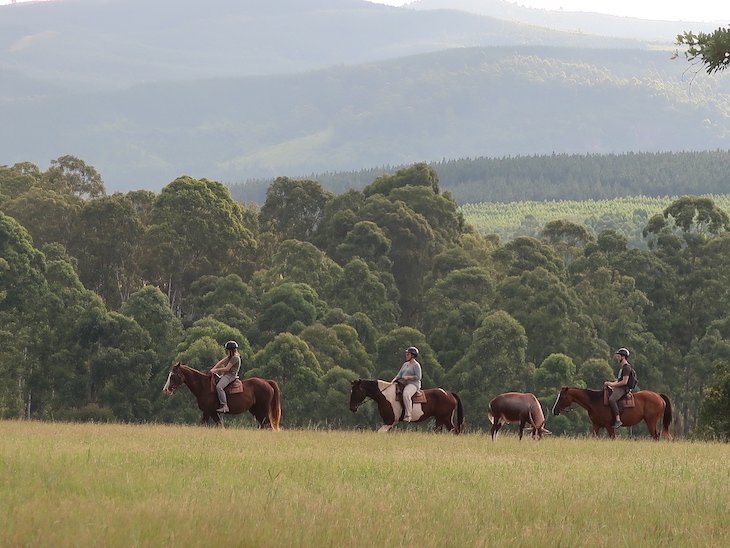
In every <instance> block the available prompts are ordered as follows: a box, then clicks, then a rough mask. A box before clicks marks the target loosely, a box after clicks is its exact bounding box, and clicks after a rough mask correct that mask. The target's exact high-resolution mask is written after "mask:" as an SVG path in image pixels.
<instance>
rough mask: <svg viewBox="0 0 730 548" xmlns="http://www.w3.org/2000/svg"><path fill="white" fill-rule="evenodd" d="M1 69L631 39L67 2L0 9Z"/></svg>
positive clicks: (457, 16) (440, 19)
mask: <svg viewBox="0 0 730 548" xmlns="http://www.w3.org/2000/svg"><path fill="white" fill-rule="evenodd" d="M0 37H4V38H0V70H2V69H15V70H17V71H19V72H21V73H23V74H26V75H27V76H30V77H35V78H39V79H46V80H53V81H55V82H56V83H57V84H61V85H64V86H66V87H67V88H69V89H73V90H76V91H83V90H87V89H120V88H123V87H127V86H129V85H134V84H138V83H144V82H149V81H166V80H167V81H169V80H195V79H199V78H210V77H236V76H250V75H266V74H282V73H293V72H302V71H306V70H314V69H321V68H325V67H328V66H332V65H351V64H359V63H365V62H374V61H382V60H385V59H390V58H397V57H403V56H407V55H412V54H417V53H424V52H432V51H439V50H443V49H448V48H453V47H465V46H466V47H474V46H502V45H511V44H514V45H529V44H551V45H555V46H574V47H577V46H581V47H632V48H638V47H642V46H641V44H640V42H639V41H636V40H634V41H619V40H615V39H609V38H603V37H594V36H585V35H577V34H575V33H566V32H557V31H554V30H548V29H541V28H537V27H533V26H528V25H524V24H520V23H515V22H507V21H502V20H498V19H495V18H492V17H485V16H481V15H476V14H469V13H466V12H463V11H454V10H446V11H444V10H440V11H433V10H423V11H415V10H407V9H399V8H393V7H388V6H382V5H376V4H371V3H369V2H364V1H360V0H318V1H315V2H310V1H308V2H302V1H301V0H268V1H261V0H239V1H231V0H208V1H202V0H185V1H182V2H181V1H176V0H109V1H106V2H101V3H100V2H93V1H91V0H67V1H64V2H51V3H48V4H46V3H43V4H29V5H23V4H18V5H15V6H2V7H0Z"/></svg>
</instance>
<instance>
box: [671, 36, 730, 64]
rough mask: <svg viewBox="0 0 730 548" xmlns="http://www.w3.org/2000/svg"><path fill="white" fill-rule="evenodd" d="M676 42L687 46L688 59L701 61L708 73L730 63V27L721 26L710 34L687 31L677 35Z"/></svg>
mask: <svg viewBox="0 0 730 548" xmlns="http://www.w3.org/2000/svg"><path fill="white" fill-rule="evenodd" d="M675 43H676V44H677V45H678V46H686V47H687V50H686V51H685V52H684V55H685V58H686V59H687V61H689V62H696V63H699V64H700V66H702V67H704V68H705V70H706V71H707V74H712V73H713V72H720V71H723V70H725V69H726V68H727V67H728V65H729V64H730V55H728V52H729V51H730V28H724V27H720V28H718V29H717V30H716V31H714V32H712V33H710V34H708V33H704V32H700V33H698V34H695V33H693V32H692V31H685V32H684V33H682V34H678V35H677V40H676V42H675ZM676 55H678V54H675V56H676Z"/></svg>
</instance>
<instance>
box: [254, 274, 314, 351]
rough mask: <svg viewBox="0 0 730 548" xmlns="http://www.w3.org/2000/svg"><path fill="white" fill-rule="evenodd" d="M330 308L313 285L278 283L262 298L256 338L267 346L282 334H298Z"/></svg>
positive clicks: (259, 342)
mask: <svg viewBox="0 0 730 548" xmlns="http://www.w3.org/2000/svg"><path fill="white" fill-rule="evenodd" d="M326 310H327V303H325V302H324V301H323V300H322V299H320V297H319V294H318V293H317V291H315V290H314V288H312V287H311V286H309V285H307V284H304V283H292V282H285V283H282V284H280V285H277V286H275V287H273V288H271V289H270V290H269V291H267V292H266V293H264V295H263V296H262V297H261V309H260V313H259V314H258V315H257V318H256V322H257V324H256V327H257V329H258V333H257V335H256V337H257V338H256V339H255V341H256V343H257V344H258V345H264V344H266V343H268V342H269V341H271V339H272V338H274V337H275V336H276V335H277V334H278V333H283V332H292V333H298V332H300V331H301V330H302V329H303V328H304V327H306V326H308V325H311V324H313V323H314V322H315V321H316V320H317V319H318V318H321V317H323V316H324V314H325V313H326Z"/></svg>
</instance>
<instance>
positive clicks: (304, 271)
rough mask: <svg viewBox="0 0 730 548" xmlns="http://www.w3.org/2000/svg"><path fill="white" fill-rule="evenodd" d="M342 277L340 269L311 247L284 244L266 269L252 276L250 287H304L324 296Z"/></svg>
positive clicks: (278, 248) (305, 244)
mask: <svg viewBox="0 0 730 548" xmlns="http://www.w3.org/2000/svg"><path fill="white" fill-rule="evenodd" d="M341 276H342V268H340V266H339V265H338V264H337V263H336V262H335V261H333V260H332V259H330V258H329V257H328V256H327V255H326V254H325V253H324V252H323V251H321V250H320V249H319V248H317V247H316V246H314V245H313V244H311V243H309V242H305V241H301V240H284V241H283V242H281V243H280V244H279V245H278V246H277V248H276V251H275V252H274V255H273V256H272V257H271V261H270V264H269V267H268V268H266V269H262V270H259V271H258V272H256V274H255V275H254V279H253V281H252V284H253V285H254V286H256V287H257V288H270V287H273V286H275V285H277V284H281V283H285V282H290V283H304V284H308V285H310V286H311V287H313V288H315V289H317V291H319V292H321V293H322V295H326V294H327V292H328V288H329V287H330V286H332V285H333V284H336V283H337V281H338V280H339V278H340V277H341Z"/></svg>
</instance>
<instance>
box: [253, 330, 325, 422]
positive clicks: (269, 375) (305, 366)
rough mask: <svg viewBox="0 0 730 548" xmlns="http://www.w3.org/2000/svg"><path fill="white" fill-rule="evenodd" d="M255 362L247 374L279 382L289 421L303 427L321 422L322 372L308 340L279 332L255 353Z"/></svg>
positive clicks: (286, 418)
mask: <svg viewBox="0 0 730 548" xmlns="http://www.w3.org/2000/svg"><path fill="white" fill-rule="evenodd" d="M253 365H254V367H253V369H251V370H250V371H249V372H248V373H247V375H246V376H247V377H261V378H266V379H274V380H276V381H277V382H278V383H279V387H280V388H281V398H282V401H283V402H285V403H284V413H285V414H284V417H285V420H286V423H287V424H289V425H291V426H304V425H306V424H307V423H310V422H314V423H317V422H319V420H320V418H319V417H320V413H319V412H320V408H321V406H322V402H321V401H320V398H319V395H320V379H321V377H322V374H323V372H322V368H321V367H320V365H319V362H318V361H317V358H316V356H315V355H314V353H313V352H312V351H311V350H310V349H309V346H308V345H307V343H306V342H304V341H303V340H302V339H300V338H299V337H297V336H296V335H292V334H291V333H280V334H278V335H277V336H276V337H274V338H273V340H271V341H270V342H269V343H268V344H267V345H266V346H265V347H264V348H263V349H261V350H259V351H258V352H257V353H256V355H255V356H254V359H253Z"/></svg>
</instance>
